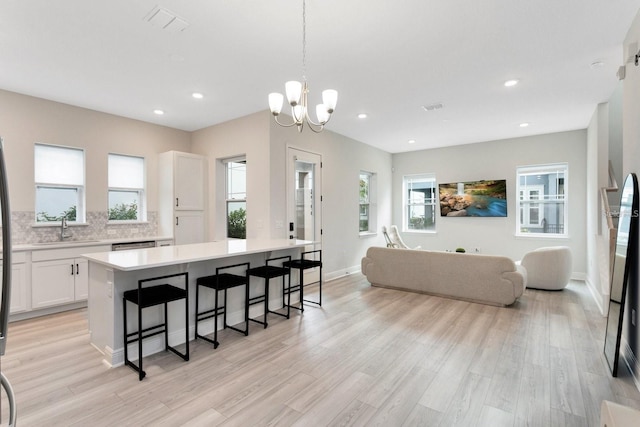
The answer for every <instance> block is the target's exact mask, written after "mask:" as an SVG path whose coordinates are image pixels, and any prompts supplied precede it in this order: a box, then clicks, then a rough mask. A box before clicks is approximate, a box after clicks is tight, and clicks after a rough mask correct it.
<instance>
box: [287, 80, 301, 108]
mask: <svg viewBox="0 0 640 427" xmlns="http://www.w3.org/2000/svg"><path fill="white" fill-rule="evenodd" d="M284 87H285V91H286V92H287V101H289V104H290V105H291V106H292V107H295V106H296V105H298V104H300V96H301V95H302V83H300V82H296V81H294V80H292V81H288V82H286V83H285V84H284Z"/></svg>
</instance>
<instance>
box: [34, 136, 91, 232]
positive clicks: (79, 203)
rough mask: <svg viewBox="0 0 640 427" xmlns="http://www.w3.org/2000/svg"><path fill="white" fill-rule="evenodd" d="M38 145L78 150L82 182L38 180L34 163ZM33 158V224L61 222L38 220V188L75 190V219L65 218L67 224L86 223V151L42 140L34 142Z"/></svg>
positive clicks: (57, 221)
mask: <svg viewBox="0 0 640 427" xmlns="http://www.w3.org/2000/svg"><path fill="white" fill-rule="evenodd" d="M38 147H50V148H55V149H60V150H69V151H71V150H73V151H78V152H80V153H81V155H82V171H81V174H80V175H81V176H82V184H61V183H59V182H53V181H38V180H37V179H36V174H37V169H38V166H37V165H36V163H37V159H36V156H37V155H38V154H37V150H38ZM33 159H34V163H33V164H34V175H33V182H34V214H35V215H34V216H35V217H34V222H35V225H38V226H55V225H59V224H61V222H62V221H61V220H56V221H39V220H38V190H39V189H49V190H67V189H71V190H75V191H76V192H77V200H76V206H75V208H76V219H75V220H67V221H68V223H69V224H86V190H85V186H86V181H87V179H86V153H85V150H84V149H83V148H78V147H71V146H64V145H56V144H47V143H43V142H36V143H34V148H33Z"/></svg>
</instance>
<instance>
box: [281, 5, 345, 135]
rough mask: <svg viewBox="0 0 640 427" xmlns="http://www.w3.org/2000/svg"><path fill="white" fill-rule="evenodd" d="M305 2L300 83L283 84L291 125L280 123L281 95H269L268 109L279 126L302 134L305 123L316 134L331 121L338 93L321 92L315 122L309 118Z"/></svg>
mask: <svg viewBox="0 0 640 427" xmlns="http://www.w3.org/2000/svg"><path fill="white" fill-rule="evenodd" d="M305 3H306V1H305V0H302V82H298V81H288V82H286V83H285V92H286V94H287V102H288V103H289V105H291V117H292V118H293V121H292V122H291V123H281V122H280V121H279V120H278V115H279V114H280V111H282V101H283V99H284V97H283V96H282V94H281V93H270V94H269V109H270V110H271V114H273V117H274V119H275V121H276V123H278V124H279V125H280V126H284V127H291V126H294V125H295V126H297V127H298V132H302V129H303V128H304V125H305V123H306V124H307V126H308V127H309V129H311V130H312V131H314V132H316V133H320V132H322V130H323V129H324V125H325V124H326V123H327V122H328V121H329V119H331V114H332V113H333V110H335V108H336V103H337V102H338V92H337V91H335V90H333V89H327V90H324V91H322V104H318V105H316V117H317V122H314V121H313V120H311V117H309V108H308V105H309V104H308V94H309V86H308V85H307V77H306V75H305V74H306V71H307V70H306V66H307V63H306V60H307V58H306V56H307V15H306V4H305Z"/></svg>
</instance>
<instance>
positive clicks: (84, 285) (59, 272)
mask: <svg viewBox="0 0 640 427" xmlns="http://www.w3.org/2000/svg"><path fill="white" fill-rule="evenodd" d="M109 250H110V247H109V246H90V247H81V248H68V249H51V250H43V251H34V252H33V254H32V263H31V308H32V309H34V310H35V309H39V308H45V307H51V306H55V305H61V304H69V303H73V302H77V301H85V300H86V299H87V297H88V289H89V285H88V282H89V271H88V267H89V263H88V261H87V260H86V259H84V258H82V257H81V254H83V253H91V252H107V251H109Z"/></svg>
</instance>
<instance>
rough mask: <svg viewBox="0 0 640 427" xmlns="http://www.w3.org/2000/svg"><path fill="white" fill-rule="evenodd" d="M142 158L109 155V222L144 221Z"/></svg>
mask: <svg viewBox="0 0 640 427" xmlns="http://www.w3.org/2000/svg"><path fill="white" fill-rule="evenodd" d="M144 182H145V180H144V158H142V157H134V156H123V155H120V154H109V197H108V199H109V216H108V218H109V221H145V220H146V209H145V186H144Z"/></svg>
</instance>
